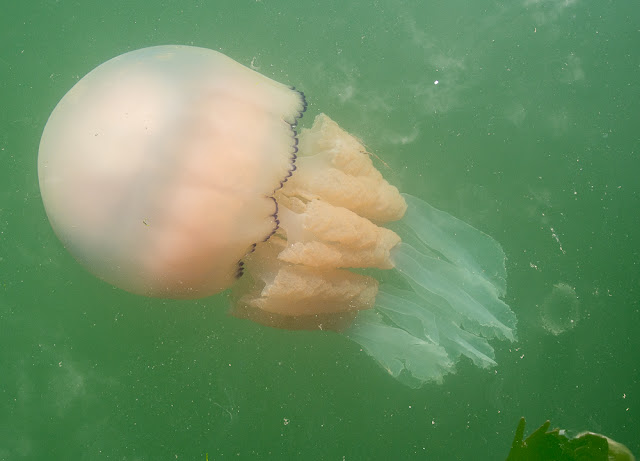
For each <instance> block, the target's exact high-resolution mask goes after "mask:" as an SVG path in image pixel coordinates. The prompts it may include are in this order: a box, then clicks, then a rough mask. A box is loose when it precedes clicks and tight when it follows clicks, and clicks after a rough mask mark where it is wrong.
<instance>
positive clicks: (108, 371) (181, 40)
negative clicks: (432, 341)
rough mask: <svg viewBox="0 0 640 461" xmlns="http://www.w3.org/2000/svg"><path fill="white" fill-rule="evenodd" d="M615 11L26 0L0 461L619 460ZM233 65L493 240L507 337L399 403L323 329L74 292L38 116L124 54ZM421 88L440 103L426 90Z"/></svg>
mask: <svg viewBox="0 0 640 461" xmlns="http://www.w3.org/2000/svg"><path fill="white" fill-rule="evenodd" d="M639 12H640V10H639V9H638V6H637V4H636V3H635V2H631V1H628V2H610V1H594V0H591V1H587V0H557V1H556V0H518V1H515V2H504V3H499V2H492V1H488V0H478V1H475V2H462V1H449V2H444V1H442V2H418V1H398V0H379V1H373V2H361V1H353V0H347V1H322V2H308V1H297V2H293V1H289V0H283V1H271V0H259V1H240V0H234V1H231V0H229V1H209V2H205V1H193V2H187V1H173V2H162V1H158V2H149V1H146V2H142V1H129V2H123V1H110V2H104V1H101V2H98V1H76V2H70V1H64V0H59V1H32V2H11V3H9V2H7V4H6V5H5V6H4V7H3V13H2V15H1V16H0V43H1V44H2V45H1V46H0V49H1V50H2V51H1V53H0V101H1V105H0V271H1V272H0V365H1V366H2V373H1V375H0V460H23V459H24V460H39V459H49V460H103V459H104V460H107V459H115V460H154V461H155V460H174V459H181V460H205V459H207V456H208V459H211V460H213V459H227V458H234V459H305V460H312V459H327V460H342V459H346V460H366V459H372V460H373V459H429V460H468V459H480V460H501V459H504V458H505V457H506V455H507V452H508V447H509V446H510V443H511V439H512V436H513V432H514V430H515V427H516V424H517V421H518V418H519V417H520V416H523V415H524V416H526V417H527V420H528V422H529V430H532V429H533V428H534V427H537V426H538V425H539V424H541V423H542V422H543V421H544V420H545V419H551V421H552V425H553V426H559V427H562V428H566V429H569V430H574V431H581V430H591V431H595V432H600V433H603V434H606V435H608V436H610V437H612V438H614V439H616V440H618V441H620V442H622V443H624V444H626V445H628V446H629V448H630V449H631V450H632V451H633V452H634V453H635V454H636V455H637V454H638V453H640V439H639V438H638V434H639V433H640V431H639V429H640V422H639V412H640V384H639V380H640V370H639V367H640V365H639V364H640V340H639V339H638V335H637V331H638V327H639V326H640V310H639V295H638V291H639V288H640V286H639V280H640V277H639V276H640V268H639V267H638V259H639V256H640V255H639V253H640V251H639V248H640V237H639V234H638V232H639V229H640V213H639V212H640V197H639V192H640V183H639V181H638V173H639V172H640V161H639V159H638V157H639V155H640V135H639V132H640V130H639V125H638V120H639V119H638V110H639V108H640V90H639V89H638V82H639V81H640V68H639V60H638V44H639V43H640V32H639V30H638V23H639V16H640V14H639ZM169 43H175V44H192V45H198V46H203V47H207V48H212V49H215V50H219V51H222V52H224V53H225V54H227V55H229V56H231V57H232V58H234V59H236V60H238V61H239V62H241V63H243V64H245V65H249V64H253V66H254V67H256V68H258V69H259V71H260V72H262V73H263V74H265V75H267V76H269V77H272V78H274V79H276V80H278V81H282V82H285V83H289V84H292V85H295V86H296V87H297V88H299V89H301V90H302V91H304V92H305V94H306V95H307V99H308V101H309V102H310V106H309V109H308V113H307V114H306V115H305V117H304V118H303V121H302V125H303V126H309V125H310V123H311V121H312V119H313V116H315V115H316V114H317V113H319V112H321V111H322V112H326V113H327V114H329V115H330V116H331V117H332V118H334V119H335V120H336V121H338V122H339V123H340V124H341V125H342V126H343V127H344V128H345V129H347V130H348V131H350V132H352V133H354V134H356V135H358V136H359V137H360V138H362V139H363V140H365V142H366V143H367V145H368V147H369V149H370V150H371V151H373V152H375V153H376V154H377V155H378V156H379V157H380V158H381V159H383V160H384V162H385V163H386V164H387V165H388V167H385V166H384V165H380V167H381V169H382V171H383V173H384V174H385V176H386V177H387V179H388V180H389V181H391V182H392V183H394V184H395V185H397V186H398V187H399V188H400V189H401V190H403V191H405V192H409V193H411V194H414V195H417V196H419V197H422V198H424V199H426V200H428V201H429V202H430V203H431V204H433V205H434V206H437V207H439V208H441V209H444V210H446V211H448V212H450V213H452V214H454V215H456V216H458V217H460V218H462V219H464V220H465V221H467V222H469V223H471V224H472V225H474V226H475V227H477V228H479V229H482V230H484V231H485V232H487V233H489V234H490V235H492V236H493V237H494V238H495V239H496V240H498V241H500V242H501V243H502V245H503V247H504V249H505V251H506V253H507V255H508V258H509V259H508V263H507V268H508V272H509V288H508V290H509V293H508V297H507V302H508V303H509V304H510V305H511V306H512V308H513V310H514V311H515V312H516V314H517V315H518V318H519V326H518V327H519V332H518V335H519V341H518V342H517V343H514V344H509V343H500V342H497V343H494V346H495V347H496V355H497V361H498V363H499V366H498V367H497V368H496V369H493V370H482V369H478V368H475V367H473V366H472V365H471V363H470V362H468V361H462V362H461V363H460V364H459V366H458V371H457V373H456V374H455V375H450V376H448V377H446V378H445V380H444V383H443V384H442V385H435V384H434V385H426V386H425V387H423V388H422V389H420V390H411V389H408V388H405V387H403V386H402V385H401V384H399V383H398V382H396V381H394V380H393V379H392V378H390V377H388V376H387V375H386V374H385V372H384V371H383V370H381V369H380V368H379V367H378V366H377V365H376V364H375V363H374V362H373V361H372V360H370V359H369V358H368V357H366V355H365V354H364V353H363V352H361V351H360V350H359V348H358V347H357V345H355V344H354V343H351V342H349V341H348V340H347V339H345V338H344V337H342V336H337V335H334V334H331V333H306V332H287V331H279V330H271V329H267V328H263V327H260V326H259V325H255V324H253V323H250V322H247V321H242V320H238V319H235V318H231V317H228V316H227V315H226V314H225V310H226V308H227V303H228V300H227V298H226V296H225V295H220V296H217V297H213V298H210V299H204V300H200V301H188V302H186V301H180V302H178V301H163V300H156V299H145V298H141V297H137V296H133V295H130V294H127V293H124V292H122V291H119V290H117V289H114V288H112V287H110V286H108V285H106V284H104V283H103V282H100V281H99V280H97V279H95V278H94V277H92V276H91V275H89V274H88V273H86V272H85V271H84V270H83V269H82V268H81V267H80V266H79V265H78V264H76V263H75V261H74V260H73V259H72V258H71V256H70V255H69V254H67V253H66V251H65V250H64V249H63V248H62V246H61V245H60V243H59V242H58V241H57V239H56V238H55V236H54V234H53V232H52V230H51V228H50V226H49V224H48V221H47V218H46V216H45V213H44V209H43V206H42V203H41V200H40V197H39V191H38V183H37V171H36V161H37V151H38V143H39V139H40V135H41V133H42V129H43V127H44V125H45V123H46V120H47V117H48V116H49V113H50V112H51V110H52V109H53V107H54V106H55V104H56V103H57V102H58V100H59V99H60V98H61V97H62V96H63V95H64V94H65V92H66V91H67V90H68V89H69V88H71V86H73V84H74V83H75V82H76V81H77V80H78V79H79V78H81V77H82V76H83V75H84V74H86V73H87V72H88V71H89V70H91V69H92V68H94V67H95V66H97V65H98V64H100V63H102V62H104V61H106V60H107V59H109V58H111V57H113V56H116V55H118V54H121V53H123V52H126V51H129V50H133V49H136V48H141V47H145V46H150V45H158V44H169ZM436 81H438V83H437V84H436V83H435V82H436Z"/></svg>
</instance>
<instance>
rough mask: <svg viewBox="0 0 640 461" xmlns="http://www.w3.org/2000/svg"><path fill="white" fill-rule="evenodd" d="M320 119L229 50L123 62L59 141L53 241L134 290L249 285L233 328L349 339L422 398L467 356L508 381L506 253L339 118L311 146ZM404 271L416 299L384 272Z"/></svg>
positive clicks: (159, 292) (236, 297) (51, 175)
mask: <svg viewBox="0 0 640 461" xmlns="http://www.w3.org/2000/svg"><path fill="white" fill-rule="evenodd" d="M305 107H306V104H305V99H304V96H303V95H302V93H300V92H298V91H296V90H295V89H292V88H291V87H288V86H285V85H282V84H280V83H277V82H274V81H273V80H270V79H269V78H267V77H265V76H263V75H261V74H258V73H256V72H254V71H253V70H251V69H248V68H246V67H244V66H242V65H240V64H238V63H236V62H235V61H233V60H231V59H230V58H228V57H226V56H224V55H222V54H220V53H217V52H215V51H212V50H206V49H202V48H195V47H187V46H159V47H152V48H145V49H142V50H137V51H133V52H130V53H126V54H124V55H122V56H119V57H116V58H114V59H112V60H110V61H107V62H106V63H104V64H102V65H100V66H98V67H97V68H96V69H94V70H93V71H92V72H90V73H89V74H88V75H87V76H85V77H84V78H83V79H81V80H80V81H79V82H78V83H77V84H76V85H75V86H74V87H73V88H72V89H71V90H70V91H69V92H68V93H67V94H66V95H65V96H64V98H63V99H62V100H61V101H60V103H59V104H58V105H57V106H56V108H55V109H54V111H53V113H52V114H51V116H50V118H49V120H48V122H47V125H46V127H45V129H44V133H43V136H42V140H41V143H40V150H39V158H38V172H39V181H40V189H41V192H42V198H43V202H44V205H45V209H46V212H47V215H48V217H49V220H50V222H51V225H52V227H53V229H54V231H55V233H56V234H57V235H58V237H59V238H60V240H61V241H62V243H63V244H64V246H65V247H66V248H67V249H68V250H69V251H70V253H71V254H72V255H73V256H74V257H75V258H76V259H77V260H78V261H79V262H80V263H81V264H82V265H84V266H85V267H86V268H87V269H88V270H89V271H91V272H92V273H93V274H95V275H96V276H98V277H100V278H102V279H103V280H105V281H107V282H109V283H111V284H113V285H115V286H117V287H120V288H122V289H125V290H127V291H130V292H133V293H137V294H141V295H146V296H157V297H166V298H202V297H206V296H210V295H213V294H215V293H218V292H221V291H223V290H226V289H227V288H230V287H232V288H233V290H232V292H233V295H232V299H233V308H232V313H233V314H234V315H236V316H239V317H245V318H249V319H251V320H253V321H256V322H259V323H262V324H265V325H269V326H274V327H279V328H288V329H296V328H305V329H323V330H325V329H328V330H336V331H339V332H340V333H342V334H343V335H345V336H346V337H348V338H350V339H352V340H353V341H355V342H357V343H359V344H360V345H361V346H362V347H363V349H364V350H365V351H366V352H367V353H369V354H370V355H371V356H373V357H374V358H375V359H376V360H377V361H378V362H379V363H380V365H381V366H382V367H384V368H385V369H386V370H387V371H388V372H389V373H390V374H392V375H393V376H394V377H396V378H398V379H399V380H401V381H403V382H405V383H406V384H408V385H410V386H414V387H415V386H419V385H421V384H422V383H424V382H428V381H441V380H442V377H443V376H444V375H445V374H447V373H449V372H452V371H453V367H454V364H455V362H456V360H457V358H458V357H459V356H460V355H465V356H467V357H469V358H470V359H471V360H472V361H474V363H476V364H477V365H478V366H482V367H487V366H492V365H495V362H494V360H493V359H494V356H493V349H492V348H491V346H490V345H489V343H488V341H487V340H488V339H492V338H499V339H508V340H514V339H515V316H514V315H513V313H512V312H511V310H510V309H509V307H508V306H507V305H506V304H505V303H504V302H503V301H502V300H501V298H502V297H503V296H504V295H505V289H506V271H505V256H504V253H503V252H502V249H501V247H500V245H499V244H498V243H497V242H495V241H494V240H493V239H492V238H491V237H489V236H487V235H486V234H483V233H482V232H480V231H478V230H476V229H474V228H473V227H471V226H469V225H467V224H465V223H463V222H462V221H459V220H457V219H456V218H454V217H453V216H451V215H449V214H447V213H444V212H442V211H439V210H436V209H434V208H432V207H431V206H430V205H428V204H427V203H426V202H423V201H422V200H420V199H417V198H416V197H411V196H408V195H405V194H401V193H400V192H399V191H398V189H397V188H396V187H395V186H393V185H391V184H389V183H388V182H387V181H386V180H385V179H384V178H383V176H382V174H381V173H380V172H379V171H378V170H377V169H376V168H375V166H374V165H373V162H372V160H371V156H370V155H369V154H368V153H367V151H366V149H365V148H364V146H363V144H362V143H361V142H360V141H359V140H358V139H357V138H355V137H354V136H352V135H350V134H349V133H347V132H346V131H344V130H343V129H342V128H341V127H340V126H338V124H337V123H335V122H334V121H333V120H331V119H330V118H329V117H327V116H326V115H324V114H320V115H319V116H317V117H316V119H315V121H314V123H313V126H312V127H310V128H309V129H305V130H303V131H302V132H301V134H300V135H299V136H298V134H297V132H296V131H295V126H296V123H297V120H298V119H299V118H300V116H301V115H302V113H303V111H304V109H305ZM391 222H396V224H397V225H396V227H395V231H394V230H391V229H389V228H388V227H389V226H388V223H391ZM390 270H391V271H395V272H396V273H397V274H398V275H399V276H400V277H399V279H400V280H401V281H402V283H401V284H400V286H395V285H389V284H382V285H380V284H379V282H378V280H377V278H376V277H375V273H374V272H372V271H390Z"/></svg>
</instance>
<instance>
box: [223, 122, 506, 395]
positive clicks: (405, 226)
mask: <svg viewBox="0 0 640 461" xmlns="http://www.w3.org/2000/svg"><path fill="white" fill-rule="evenodd" d="M299 138H300V143H299V147H300V152H299V156H298V159H297V163H296V165H297V171H296V172H295V174H293V175H292V177H291V178H289V180H288V181H287V182H286V183H285V184H284V185H283V187H282V188H281V189H279V190H278V191H277V192H276V193H275V197H276V200H277V202H278V219H279V227H278V230H277V231H276V232H275V234H274V235H273V236H272V237H271V238H270V239H269V240H267V241H266V242H263V243H260V244H258V245H257V247H256V249H255V251H254V252H252V253H251V254H250V255H248V257H247V258H246V259H245V261H244V276H243V277H242V280H240V281H239V282H238V283H237V284H236V285H235V286H234V288H233V293H234V296H233V298H234V307H233V308H232V313H233V314H234V315H236V316H239V317H245V318H249V319H251V320H254V321H256V322H259V323H262V324H265V325H269V326H274V327H280V328H287V329H324V330H336V331H338V332H340V333H342V334H344V335H345V336H347V337H348V338H349V339H351V340H353V341H354V342H356V343H358V344H360V345H361V346H362V347H363V349H364V350H365V351H366V352H367V353H368V354H369V355H371V356H373V357H374V358H375V359H376V360H377V361H378V362H379V364H380V365H381V366H382V367H383V368H384V369H386V370H387V371H388V372H389V373H390V374H391V375H392V376H394V377H396V378H398V379H399V380H401V381H402V382H404V383H405V384H407V385H409V386H412V387H418V386H420V385H422V384H423V383H425V382H428V381H436V382H440V381H441V380H442V377H443V376H444V375H446V374H447V373H450V372H452V371H453V370H454V365H455V362H456V360H457V358H458V357H459V356H461V355H464V356H466V357H468V358H469V359H471V360H472V361H473V363H474V364H476V365H477V366H480V367H490V366H493V365H495V361H494V353H493V349H492V347H491V346H490V345H489V343H488V342H487V339H491V338H499V339H508V340H511V341H513V340H514V339H515V324H516V319H515V316H514V314H513V312H512V311H511V310H510V309H509V306H507V305H506V304H505V303H504V302H503V301H502V300H501V299H500V298H502V297H503V296H504V295H505V291H506V271H505V255H504V253H503V251H502V248H501V247H500V245H499V244H498V243H497V242H496V241H495V240H493V239H492V238H491V237H489V236H488V235H486V234H484V233H482V232H481V231H479V230H477V229H475V228H473V227H471V226H470V225H468V224H466V223H464V222H462V221H460V220H458V219H457V218H455V217H453V216H451V215H449V214H447V213H445V212H442V211H440V210H437V209H435V208H433V207H431V206H430V205H429V204H427V203H426V202H424V201H422V200H420V199H418V198H416V197H413V196H410V195H407V194H401V193H400V192H399V191H398V189H397V188H395V187H394V186H391V185H390V184H389V183H388V182H386V180H385V179H384V178H383V177H382V175H381V174H380V172H379V171H378V170H377V169H376V168H375V167H374V165H373V162H372V160H371V156H370V155H369V154H368V153H367V151H366V149H365V147H364V146H363V145H362V144H361V143H360V141H358V140H357V139H356V138H354V137H353V136H351V135H350V134H348V133H347V132H345V131H344V130H342V129H341V128H340V127H339V126H338V125H337V124H336V123H335V122H334V121H332V120H331V119H330V118H329V117H327V116H326V115H324V114H320V115H319V116H317V117H316V120H315V122H314V124H313V126H312V128H311V129H308V130H303V131H302V133H301V134H300V137H299ZM356 210H357V211H356ZM392 221H399V223H397V224H398V225H397V226H396V227H397V229H398V233H396V232H394V231H392V230H390V229H388V228H385V227H382V224H385V223H388V222H392ZM399 234H401V235H399ZM405 240H406V241H405ZM408 242H411V243H408ZM353 269H379V270H395V271H397V272H398V273H399V274H400V275H401V278H402V279H403V280H404V282H405V283H404V286H402V287H398V286H394V285H381V286H379V284H378V281H377V280H376V279H375V278H373V277H372V276H370V275H365V274H363V273H362V271H359V272H353V271H352V270H353Z"/></svg>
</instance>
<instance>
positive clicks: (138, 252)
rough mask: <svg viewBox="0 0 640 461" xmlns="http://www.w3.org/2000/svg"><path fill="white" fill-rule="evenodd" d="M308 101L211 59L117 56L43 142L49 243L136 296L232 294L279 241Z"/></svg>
mask: <svg viewBox="0 0 640 461" xmlns="http://www.w3.org/2000/svg"><path fill="white" fill-rule="evenodd" d="M304 108H305V101H304V96H303V95H302V94H301V93H300V92H298V91H295V90H293V89H291V88H289V87H287V86H285V85H282V84H279V83H277V82H274V81H273V80H270V79H268V78H266V77H264V76H262V75H260V74H258V73H256V72H254V71H252V70H250V69H248V68H246V67H244V66H241V65H240V64H238V63H236V62H235V61H233V60H231V59H230V58H228V57H226V56H224V55H222V54H220V53H218V52H215V51H212V50H206V49H202V48H195V47H186V46H160V47H153V48H146V49H142V50H138V51H133V52H130V53H126V54H124V55H122V56H118V57H116V58H114V59H112V60H110V61H108V62H106V63H104V64H102V65H100V66H99V67H97V68H96V69H95V70H93V71H92V72H90V73H89V74H88V75H87V76H85V77H84V78H82V79H81V80H80V81H79V82H78V83H77V84H76V85H75V86H74V87H73V88H72V89H71V90H70V91H69V92H68V93H67V94H66V96H65V97H64V98H63V99H62V100H61V101H60V103H59V104H58V105H57V107H56V108H55V110H54V111H53V113H52V114H51V116H50V118H49V120H48V122H47V125H46V127H45V130H44V133H43V136H42V140H41V143H40V151H39V159H38V170H39V180H40V189H41V192H42V197H43V200H44V205H45V208H46V211H47V215H48V216H49V219H50V221H51V224H52V226H53V229H54V231H55V232H56V234H57V235H58V237H59V238H60V240H62V242H63V243H64V245H65V246H66V247H67V248H68V249H69V251H70V252H71V253H72V254H73V256H75V258H76V259H77V260H78V261H80V262H81V263H82V264H83V265H84V266H85V267H86V268H87V269H89V270H90V271H91V272H93V273H94V274H95V275H97V276H98V277H100V278H102V279H104V280H106V281H107V282H109V283H112V284H114V285H116V286H118V287H121V288H124V289H125V290H128V291H131V292H133V293H138V294H143V295H148V296H162V297H171V298H198V297H204V296H208V295H211V294H215V293H218V292H220V291H222V290H224V289H226V288H228V287H229V286H230V285H231V284H232V283H233V281H234V280H235V279H236V277H237V274H238V271H239V269H240V267H239V265H238V264H239V262H240V261H241V260H242V258H243V257H244V255H245V254H247V253H248V252H249V251H250V249H251V246H252V244H253V243H255V242H260V241H262V240H264V239H266V238H267V237H268V236H269V235H270V234H271V233H272V232H273V230H274V229H275V228H276V217H275V215H276V205H275V203H274V200H273V199H272V196H273V192H274V190H275V189H277V188H278V187H280V184H281V183H282V181H283V180H284V179H285V178H286V177H287V176H288V175H289V174H290V172H291V171H292V170H293V168H294V166H293V165H294V160H295V152H296V143H297V140H296V133H295V131H294V129H293V126H294V125H295V123H296V120H297V119H298V117H300V115H301V113H302V111H304Z"/></svg>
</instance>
